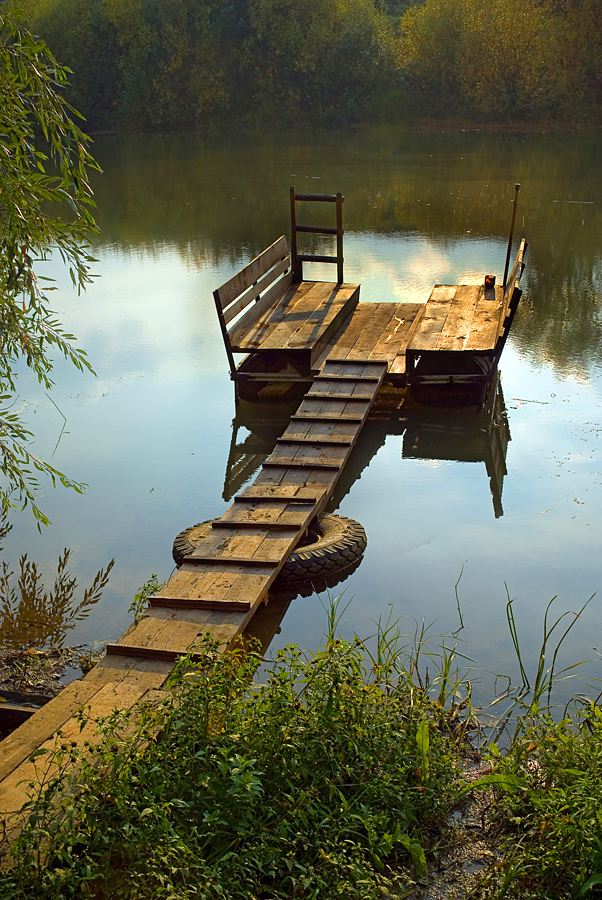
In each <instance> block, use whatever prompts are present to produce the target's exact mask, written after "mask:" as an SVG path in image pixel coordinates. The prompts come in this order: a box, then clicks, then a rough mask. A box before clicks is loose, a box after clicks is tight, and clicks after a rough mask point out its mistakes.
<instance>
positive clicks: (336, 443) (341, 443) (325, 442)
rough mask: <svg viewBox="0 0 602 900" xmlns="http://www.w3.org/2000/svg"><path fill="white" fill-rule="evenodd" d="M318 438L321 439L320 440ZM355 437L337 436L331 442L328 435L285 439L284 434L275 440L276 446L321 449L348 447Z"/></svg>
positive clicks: (352, 435)
mask: <svg viewBox="0 0 602 900" xmlns="http://www.w3.org/2000/svg"><path fill="white" fill-rule="evenodd" d="M344 437H348V438H349V439H348V440H342V438H344ZM320 438H323V439H322V440H320ZM355 438H356V435H355V434H350V435H338V436H337V437H336V439H335V440H331V438H330V435H328V434H325V435H319V434H317V435H316V434H314V435H311V434H310V435H305V436H304V437H287V436H286V434H284V435H283V436H282V437H279V438H277V440H276V443H277V444H320V445H321V446H322V447H348V446H349V445H350V444H352V443H353V441H354V440H355Z"/></svg>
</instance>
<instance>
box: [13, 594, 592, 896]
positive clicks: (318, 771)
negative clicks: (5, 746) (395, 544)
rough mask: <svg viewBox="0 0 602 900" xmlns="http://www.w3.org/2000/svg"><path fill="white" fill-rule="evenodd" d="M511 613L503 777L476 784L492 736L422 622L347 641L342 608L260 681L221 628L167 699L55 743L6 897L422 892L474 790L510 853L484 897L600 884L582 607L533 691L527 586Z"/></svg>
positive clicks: (499, 771) (498, 763)
mask: <svg viewBox="0 0 602 900" xmlns="http://www.w3.org/2000/svg"><path fill="white" fill-rule="evenodd" d="M581 612H582V611H581ZM581 612H579V613H577V614H575V616H574V617H573V619H571V620H570V622H569V627H571V626H572V624H574V621H576V617H578V616H579V615H581ZM507 613H508V621H509V625H510V634H511V639H512V642H513V645H514V647H515V650H516V652H517V655H518V659H519V668H520V670H521V673H522V678H523V682H524V683H523V685H522V686H520V687H519V689H518V690H517V691H515V694H514V696H511V697H510V701H511V702H510V706H509V707H508V708H507V710H506V712H505V713H504V714H503V715H502V717H501V718H502V724H504V725H506V726H508V725H509V722H510V714H511V712H512V715H513V716H514V718H513V719H512V722H513V728H514V731H513V734H512V739H511V741H510V743H509V746H508V748H507V749H505V750H500V748H499V747H498V746H497V744H495V743H492V744H491V745H490V747H489V750H488V751H487V754H488V757H489V760H490V765H491V772H490V773H489V774H487V775H485V776H484V777H482V778H480V779H479V780H478V781H477V782H476V783H472V784H468V785H467V784H466V783H465V782H464V781H463V777H462V762H463V757H465V755H466V753H467V749H469V748H470V746H471V744H470V740H471V739H472V743H473V744H476V743H479V742H481V741H482V736H483V732H482V729H481V727H480V725H479V719H478V717H477V715H476V713H475V710H474V709H473V707H472V703H471V695H470V684H469V683H468V682H467V681H466V680H465V679H464V678H463V677H462V676H461V675H460V674H459V671H458V669H459V666H460V665H464V664H465V658H462V656H461V654H458V652H457V649H456V648H448V647H447V646H446V645H445V642H444V643H443V645H442V646H440V647H439V648H438V649H437V651H436V652H433V650H432V647H431V646H430V642H429V639H428V629H425V627H424V626H418V627H417V630H416V634H415V635H414V638H413V640H412V641H411V642H410V644H409V645H407V646H406V645H404V643H403V639H402V637H401V635H400V633H399V630H398V627H397V624H396V623H394V622H387V623H384V624H383V623H380V624H379V625H378V628H377V635H376V639H375V640H374V641H372V642H363V641H361V640H360V639H359V638H357V637H355V638H353V639H352V640H350V641H345V640H342V639H340V638H339V637H338V636H337V622H338V617H339V616H340V614H341V610H340V608H338V609H337V607H336V605H334V606H332V607H331V608H330V610H329V611H328V629H327V634H326V635H325V639H324V641H323V645H322V647H321V648H320V649H319V651H317V652H316V653H313V654H308V653H304V652H302V651H301V650H300V649H299V648H298V647H296V646H288V647H286V648H285V649H284V650H282V651H279V653H278V654H277V655H276V658H275V661H274V663H273V664H272V666H271V667H270V668H269V669H268V670H267V672H265V677H264V681H263V683H262V684H258V683H256V682H254V681H253V676H254V674H255V673H256V672H257V668H258V666H259V665H260V664H261V663H263V660H261V659H260V657H259V655H258V654H257V653H256V652H254V651H253V650H251V652H249V653H247V654H243V653H242V651H237V650H230V651H228V652H221V648H219V646H218V645H217V644H216V643H215V642H214V641H213V640H212V639H211V638H209V637H206V638H205V639H204V640H203V641H202V643H201V644H200V646H199V647H198V648H196V650H197V652H199V653H200V654H201V658H200V660H199V661H198V662H196V663H194V664H193V663H192V660H191V659H190V658H188V659H186V660H184V661H183V662H182V664H181V665H180V666H179V667H178V668H177V670H176V671H175V673H174V676H173V678H172V683H171V685H170V687H171V689H172V695H171V696H170V697H169V698H166V699H161V700H158V701H155V702H154V703H153V704H147V705H145V706H143V707H141V708H140V709H138V710H136V711H135V713H134V714H133V715H132V714H122V713H115V714H114V715H112V716H110V717H109V718H107V719H106V720H105V721H104V722H103V723H101V725H100V731H101V739H100V741H99V742H94V743H93V745H88V746H87V747H84V748H83V750H81V749H79V748H77V747H75V746H73V745H69V744H64V745H59V747H58V749H57V750H56V751H55V752H54V754H47V753H40V754H39V756H38V758H37V764H38V766H39V771H40V775H41V786H39V787H38V788H37V789H36V790H35V791H34V793H33V794H32V799H31V802H30V804H29V806H28V809H27V813H28V818H27V822H26V826H25V828H24V830H23V831H22V833H21V835H20V837H19V838H18V839H17V840H16V842H14V843H13V844H12V846H11V847H6V848H5V860H4V867H3V869H2V870H1V871H0V898H2V900H5V898H6V900H8V898H11V900H22V898H32V897H35V898H40V900H71V898H91V900H104V898H107V900H108V898H115V900H117V898H119V900H121V898H123V900H143V898H162V897H165V898H170V900H180V898H181V900H184V898H194V900H196V898H199V900H214V898H215V900H217V898H224V900H239V898H240V900H242V898H245V900H248V898H252V900H280V898H282V900H284V898H287V900H288V898H314V900H317V898H319V900H332V898H335V897H336V898H338V897H339V896H341V897H345V898H357V900H360V898H361V900H376V898H382V897H409V896H411V895H413V894H415V892H416V888H417V883H422V882H423V881H424V879H425V878H427V877H428V875H429V873H432V872H433V871H434V870H435V869H436V867H437V860H438V858H439V855H440V853H441V852H442V848H443V847H444V845H446V843H449V839H450V832H449V825H448V822H449V816H450V812H451V811H452V810H453V809H454V808H456V807H457V806H458V805H460V806H461V805H462V804H463V803H465V802H466V797H467V795H470V793H471V792H472V791H474V790H475V789H477V788H488V789H489V790H490V792H491V795H492V801H493V805H492V807H491V809H490V814H489V825H488V831H489V837H490V838H492V837H493V839H494V840H495V842H496V845H497V846H498V847H499V848H501V851H502V855H501V859H500V861H498V862H495V864H494V865H492V866H491V867H489V868H488V869H487V870H486V872H485V874H484V875H483V877H482V878H481V881H480V883H479V885H478V887H477V888H475V889H474V891H473V893H472V895H471V896H473V897H475V898H476V897H482V898H492V900H493V898H499V900H501V898H503V897H513V898H525V900H532V898H533V900H534V898H544V897H545V898H550V900H555V898H558V900H560V898H562V900H565V898H577V897H579V896H580V895H581V894H582V891H583V892H584V893H585V894H589V895H590V896H592V895H594V894H595V892H596V891H598V890H599V888H598V887H597V885H598V883H602V874H601V873H602V828H601V824H602V712H601V711H600V708H599V706H598V705H597V703H596V702H582V703H581V704H580V705H576V706H575V709H574V711H573V714H572V715H571V716H569V715H565V716H564V717H563V719H562V721H560V722H557V721H555V720H554V718H553V717H552V715H551V711H550V707H549V700H550V696H551V682H553V679H554V677H555V676H554V671H555V668H556V665H557V657H558V650H559V647H560V645H561V643H562V640H563V639H564V636H565V635H566V633H567V632H566V628H565V634H564V635H563V634H562V626H563V623H565V617H563V616H561V617H560V618H559V619H558V620H556V621H555V622H552V624H549V622H548V619H549V613H550V608H548V610H547V612H546V621H545V622H544V632H543V641H542V649H541V652H540V654H539V656H538V659H537V660H536V664H535V675H534V676H533V678H532V681H533V687H532V688H530V687H529V688H528V687H527V686H528V685H529V678H528V672H527V670H528V665H527V663H526V662H525V661H523V660H522V659H521V655H520V654H521V651H520V644H519V642H518V633H517V630H516V625H515V623H514V617H513V612H512V601H510V600H509V601H508V608H507ZM569 618H570V617H569ZM557 632H560V635H561V636H560V638H559V639H558V641H557V643H556V645H553V643H552V641H553V635H554V634H555V633H557ZM546 656H551V665H550V666H548V667H547V668H546V666H547V663H546ZM570 668H572V667H569V670H570ZM569 670H564V672H565V673H566V672H567V671H569ZM261 671H262V672H264V670H263V669H262V670H261ZM429 671H430V672H431V675H430V677H429V675H428V674H427V673H428V672H429ZM558 674H559V675H560V676H562V675H563V673H562V672H559V673H558ZM528 690H530V693H529V694H527V691H528ZM508 696H510V692H508ZM82 722H83V719H82ZM44 773H45V774H44Z"/></svg>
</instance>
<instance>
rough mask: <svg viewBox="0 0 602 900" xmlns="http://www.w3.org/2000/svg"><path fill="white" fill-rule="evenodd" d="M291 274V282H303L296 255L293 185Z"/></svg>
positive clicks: (299, 263)
mask: <svg viewBox="0 0 602 900" xmlns="http://www.w3.org/2000/svg"><path fill="white" fill-rule="evenodd" d="M291 272H292V273H293V281H294V282H295V283H296V284H300V283H301V282H302V281H303V263H302V261H301V260H300V259H299V256H298V253H297V209H296V199H295V186H294V185H293V186H292V187H291Z"/></svg>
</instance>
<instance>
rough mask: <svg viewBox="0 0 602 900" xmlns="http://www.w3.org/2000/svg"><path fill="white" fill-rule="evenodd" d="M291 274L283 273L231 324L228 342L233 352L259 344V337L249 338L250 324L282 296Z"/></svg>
mask: <svg viewBox="0 0 602 900" xmlns="http://www.w3.org/2000/svg"><path fill="white" fill-rule="evenodd" d="M291 278H292V274H291V272H290V271H289V272H288V274H287V275H283V276H282V277H281V278H279V279H278V281H276V282H275V283H274V284H273V285H272V287H271V288H269V289H268V290H267V291H266V292H265V294H263V296H262V297H260V298H259V300H257V302H256V303H254V304H253V306H251V307H250V308H249V309H248V310H247V311H246V313H244V314H243V315H242V316H241V317H240V319H239V320H238V322H236V324H235V325H234V326H233V328H232V332H231V333H230V343H231V345H232V349H233V350H234V351H235V352H242V353H244V352H246V351H247V350H252V349H254V348H256V347H258V346H259V344H260V340H259V338H255V339H252V340H249V338H248V336H247V332H248V331H249V328H250V327H251V326H252V325H255V324H256V323H257V322H258V320H259V319H260V317H261V316H262V315H264V313H266V312H268V311H269V310H271V309H272V308H273V307H274V304H276V303H277V301H278V300H279V299H280V298H281V297H283V296H284V294H285V293H286V291H287V289H288V287H289V286H290V283H291Z"/></svg>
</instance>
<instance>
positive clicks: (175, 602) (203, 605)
mask: <svg viewBox="0 0 602 900" xmlns="http://www.w3.org/2000/svg"><path fill="white" fill-rule="evenodd" d="M148 602H149V606H151V607H153V608H156V609H185V610H191V609H224V607H225V608H227V609H228V610H229V611H231V612H246V611H247V610H248V609H249V604H248V603H243V602H242V601H239V600H236V601H234V602H232V603H230V604H228V603H227V602H226V601H225V600H205V599H203V598H198V597H195V598H192V597H189V598H188V599H184V598H181V597H151V598H150V600H149V601H148Z"/></svg>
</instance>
